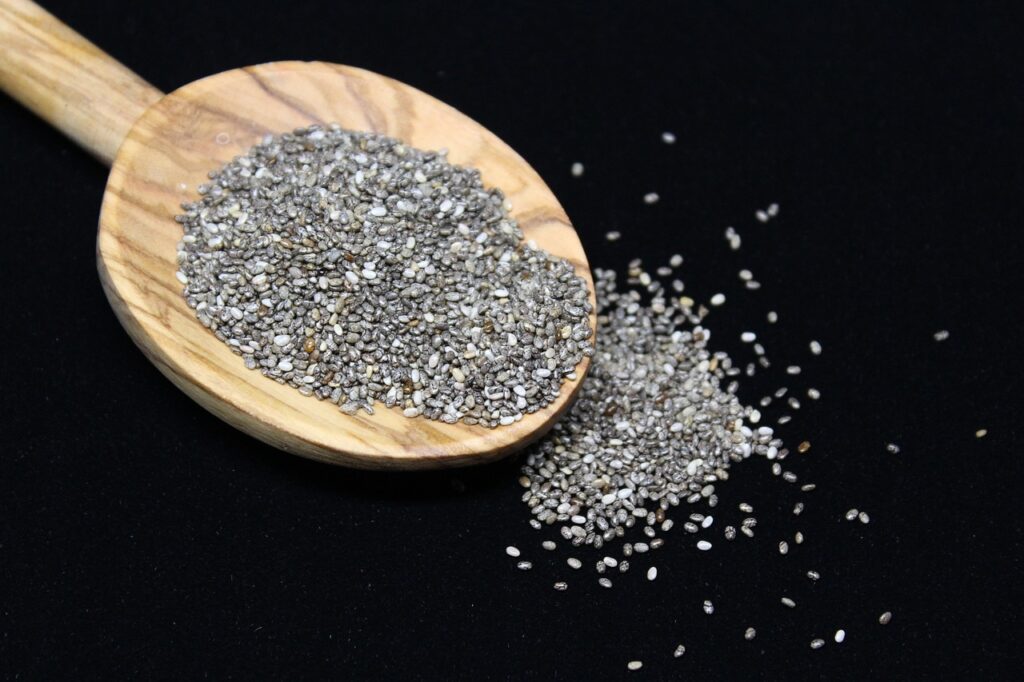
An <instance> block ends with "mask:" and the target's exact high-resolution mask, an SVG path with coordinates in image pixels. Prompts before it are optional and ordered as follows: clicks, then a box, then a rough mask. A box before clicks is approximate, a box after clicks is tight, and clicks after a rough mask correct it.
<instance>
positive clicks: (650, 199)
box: [644, 192, 661, 205]
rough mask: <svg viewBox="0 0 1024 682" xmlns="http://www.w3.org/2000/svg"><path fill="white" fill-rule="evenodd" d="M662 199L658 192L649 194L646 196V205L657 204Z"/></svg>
mask: <svg viewBox="0 0 1024 682" xmlns="http://www.w3.org/2000/svg"><path fill="white" fill-rule="evenodd" d="M660 198H661V197H659V196H658V193H657V192H648V193H647V194H645V195H644V203H645V204H647V205H650V204H656V203H658V199H660Z"/></svg>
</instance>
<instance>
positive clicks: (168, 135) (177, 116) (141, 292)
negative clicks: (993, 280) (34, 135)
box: [97, 62, 596, 469]
mask: <svg viewBox="0 0 1024 682" xmlns="http://www.w3.org/2000/svg"><path fill="white" fill-rule="evenodd" d="M311 123H339V124H340V125H342V126H344V127H346V128H352V129H358V130H369V131H373V132H377V133H384V134H387V135H391V136H394V137H397V138H400V139H402V140H403V141H405V142H407V143H409V144H411V145H413V146H416V147H419V148H422V149H438V148H441V147H446V148H448V149H449V150H450V151H449V159H450V160H451V161H452V162H453V163H458V164H464V165H472V166H475V167H477V168H479V169H480V171H481V173H482V177H483V181H484V183H485V184H486V185H487V186H497V187H500V188H501V189H502V190H503V191H504V192H505V193H506V195H507V196H508V197H509V199H510V200H511V202H512V204H513V209H512V215H513V217H514V218H516V220H518V222H519V224H520V226H521V227H522V229H523V231H524V233H525V234H526V237H527V239H531V240H534V241H535V242H536V243H537V244H538V245H539V246H540V247H542V248H544V249H546V250H548V251H549V252H551V253H554V254H557V255H559V256H562V257H564V258H567V259H568V260H570V261H571V262H572V263H573V265H574V266H575V268H576V271H577V273H578V274H579V275H580V276H582V277H583V278H585V279H586V281H587V283H588V286H589V287H590V290H591V302H592V303H593V281H592V279H591V275H590V269H589V267H588V265H587V260H586V256H585V254H584V252H583V248H582V246H581V244H580V242H579V239H578V237H577V235H576V232H575V230H574V229H573V227H572V225H571V223H570V222H569V219H568V217H567V216H566V215H565V212H564V210H563V209H562V207H561V206H560V205H559V203H558V200H557V199H556V198H555V197H554V195H553V194H552V193H551V190H550V189H548V187H547V185H546V184H545V183H544V181H543V180H542V179H541V178H540V176H538V175H537V173H536V172H535V171H534V170H533V169H532V168H531V167H530V166H529V164H527V163H526V162H525V161H524V160H523V159H522V158H521V157H520V156H519V155H518V154H516V152H515V151H514V150H512V149H511V148H510V147H509V146H508V145H506V144H505V143H504V142H502V141H501V140H500V139H498V138H497V137H496V136H495V135H493V134H492V133H490V132H489V131H487V130H486V129H485V128H483V127H482V126H480V125H479V124H477V123H475V122H474V121H472V120H471V119H469V118H468V117H466V116H465V115H463V114H461V113H460V112H458V111H456V110H455V109H453V108H452V107H449V106H448V105H446V104H444V103H443V102H440V101H438V100H436V99H434V98H432V97H430V96H428V95H426V94H424V93H423V92H420V91H419V90H416V89H415V88H412V87H410V86H408V85H404V84H402V83H400V82H398V81H395V80H392V79H389V78H386V77H384V76H381V75H378V74H375V73H371V72H369V71H364V70H362V69H357V68H353V67H348V66H339V65H335V64H326V63H321V62H311V63H310V62H278V63H272V64H263V65H259V66H251V67H247V68H243V69H236V70H232V71H227V72H224V73H221V74H217V75H214V76H210V77H208V78H204V79H202V80H199V81H196V82H194V83H191V84H189V85H186V86H185V87H183V88H181V89H179V90H177V91H175V92H173V93H171V94H169V95H166V96H165V97H163V98H162V99H160V100H159V101H158V102H156V103H155V104H153V105H152V106H150V107H149V108H148V109H147V110H146V111H145V113H143V114H142V115H141V117H140V118H139V119H138V121H137V122H136V123H135V124H134V126H133V127H132V128H131V130H130V132H128V134H127V137H126V139H125V140H124V142H123V143H122V144H121V146H120V149H119V151H118V153H117V155H116V158H115V160H114V164H113V168H112V170H111V174H110V179H109V182H108V185H107V191H106V194H105V196H104V199H103V207H102V211H101V214H100V228H99V237H98V240H97V257H98V265H99V270H100V276H101V279H102V281H103V286H104V289H105V291H106V294H107V297H108V299H109V300H110V303H111V305H112V306H113V307H114V310H115V311H116V313H117V315H118V317H119V318H120V320H121V322H122V324H123V325H124V326H125V328H126V329H127V330H128V332H129V334H131V336H132V338H133V339H134V340H135V342H136V344H137V345H138V346H139V347H140V348H141V349H142V350H143V352H145V353H146V355H147V356H148V357H149V359H150V360H151V361H152V362H153V363H154V364H155V365H156V366H157V367H158V368H159V369H160V371H161V372H163V373H164V374H165V375H166V376H167V377H168V378H169V379H170V380H171V381H173V382H174V383H175V384H176V385H177V386H178V387H179V388H181V389H182V390H183V391H185V392H186V393H187V394H188V395H189V396H191V397H192V398H193V399H194V400H196V401H197V402H198V403H200V404H201V405H202V406H203V407H205V408H206V409H208V410H210V411H211V412H213V413H214V414H216V415H217V416H218V417H220V418H222V419H224V420H225V421H227V422H229V423H230V424H233V425H234V426H236V427H238V428H239V429H241V430H243V431H245V432H247V433H250V434H252V435H253V436H255V437H257V438H259V439H261V440H263V441H266V442H267V443H270V444H271V445H274V446H276V447H278V448H281V449H283V450H286V451H288V452H292V453H295V454H298V455H303V456H306V457H311V458H314V459H319V460H323V461H328V462H333V463H337V464H344V465H349V466H356V467H366V468H395V469H405V468H408V469H412V468H430V467H443V466H453V465H465V464H471V463H476V462H483V461H487V460H491V459H495V458H497V457H500V456H502V455H505V454H508V453H510V452H513V451H515V450H518V449H520V448H522V447H523V446H525V445H526V444H527V443H529V442H530V441H532V440H534V439H536V438H538V437H539V436H540V435H542V434H543V433H544V432H545V431H546V430H547V429H548V428H550V427H551V426H552V424H553V423H554V422H555V420H556V419H557V418H558V416H559V415H560V414H561V413H562V412H563V411H564V410H565V409H566V408H567V407H568V405H569V404H570V402H571V400H572V398H573V397H574V396H575V394H576V392H577V390H578V389H579V386H580V380H581V379H582V377H583V376H584V374H585V373H586V371H587V368H588V366H589V360H587V359H585V360H584V361H583V362H582V363H580V365H579V366H578V367H577V374H578V375H579V377H580V379H578V380H576V381H573V382H567V383H566V384H564V385H563V387H562V391H561V393H560V395H559V398H558V400H557V401H556V402H555V403H552V404H551V405H549V406H548V407H547V408H546V409H544V410H541V411H538V412H536V413H534V414H531V415H527V416H525V417H524V418H523V419H522V420H521V421H520V422H517V423H515V424H513V425H510V426H504V427H499V428H496V429H487V428H483V427H480V426H467V425H464V424H461V423H460V424H454V425H448V424H443V423H441V422H432V421H429V420H426V419H422V418H414V419H409V418H406V417H404V416H402V414H401V412H400V411H399V410H398V409H397V408H394V409H386V408H384V407H383V406H377V408H376V414H374V415H372V416H371V415H365V414H360V415H357V416H347V415H345V414H343V413H341V412H340V411H339V410H338V408H337V406H335V405H333V404H331V403H328V402H321V401H318V400H316V399H315V398H311V397H306V396H303V395H301V394H299V393H298V391H296V390H295V389H293V388H291V387H288V386H282V385H279V384H277V383H275V382H273V381H271V380H269V379H267V378H266V377H264V376H263V375H261V374H260V373H259V372H256V371H252V370H247V369H246V368H245V367H244V365H243V363H242V359H241V358H240V357H239V356H237V355H235V354H233V353H232V352H231V351H230V350H228V347H227V346H226V345H225V344H223V343H222V342H220V341H219V340H218V339H217V338H216V337H215V336H214V335H213V334H212V333H211V332H210V331H209V330H207V329H206V328H204V327H203V326H202V325H201V324H200V323H199V322H198V321H197V319H196V317H195V315H194V313H193V312H192V310H191V309H190V308H188V307H187V305H186V304H185V301H184V299H183V298H182V294H181V290H182V287H181V284H179V283H178V281H177V280H176V279H175V276H174V272H175V270H176V263H175V253H176V249H175V246H176V244H177V242H178V240H179V239H180V238H181V234H182V231H181V227H180V226H179V225H178V224H177V223H175V222H174V220H173V217H174V215H176V214H177V213H179V212H180V208H179V207H180V204H181V203H182V202H183V201H194V200H196V199H197V198H198V195H197V193H196V186H197V185H198V184H199V183H201V182H203V181H204V180H205V179H206V173H207V172H208V171H209V170H211V169H214V168H217V167H219V166H221V165H223V164H224V163H226V162H227V161H229V160H230V159H231V158H233V157H234V156H236V155H239V154H241V153H244V152H245V151H246V150H247V149H248V148H249V147H251V146H252V145H253V144H255V143H256V142H258V141H259V140H260V139H261V138H262V137H263V136H264V135H266V134H267V133H276V132H281V131H285V130H290V129H293V128H296V127H300V126H305V125H308V124H311ZM591 324H592V325H594V326H595V328H596V319H595V315H593V314H592V315H591Z"/></svg>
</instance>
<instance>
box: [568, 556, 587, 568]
mask: <svg viewBox="0 0 1024 682" xmlns="http://www.w3.org/2000/svg"><path fill="white" fill-rule="evenodd" d="M565 563H567V564H569V568H572V569H575V570H577V571H578V570H579V569H580V568H582V567H583V562H582V561H580V560H579V559H577V558H576V557H569V558H568V559H566V560H565Z"/></svg>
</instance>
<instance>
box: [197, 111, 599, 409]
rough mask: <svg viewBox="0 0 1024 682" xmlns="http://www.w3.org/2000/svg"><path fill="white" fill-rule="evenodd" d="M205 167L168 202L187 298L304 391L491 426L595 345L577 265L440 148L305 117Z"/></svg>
mask: <svg viewBox="0 0 1024 682" xmlns="http://www.w3.org/2000/svg"><path fill="white" fill-rule="evenodd" d="M209 177H210V183H209V184H207V185H204V186H202V187H200V188H199V192H200V194H201V195H202V197H201V199H200V200H199V201H197V202H195V203H193V204H186V205H185V206H183V208H184V210H185V213H184V214H183V215H180V216H178V222H180V223H181V224H182V225H183V227H184V232H185V233H184V236H183V238H182V240H181V242H180V244H179V247H178V263H179V271H178V273H177V276H178V279H179V280H180V281H181V282H182V284H183V285H184V294H185V299H186V301H187V302H188V304H189V306H191V307H192V308H193V309H194V310H195V313H196V315H197V317H198V318H199V320H200V321H201V322H202V323H203V324H204V325H205V326H207V327H208V328H210V329H211V330H212V331H213V332H214V333H215V334H216V335H217V337H218V338H220V339H221V340H222V341H224V342H225V343H226V344H228V346H229V347H230V348H231V349H232V350H233V351H234V352H236V353H238V354H240V355H241V356H242V358H243V360H244V362H245V364H246V366H247V367H249V368H250V369H258V370H259V371H261V372H262V373H263V374H265V375H266V376H268V377H270V378H271V379H274V380H276V381H278V382H281V383H286V384H289V385H291V386H293V387H295V388H297V389H298V390H299V391H300V392H301V393H303V394H305V395H311V396H315V397H317V398H319V399H323V400H330V401H331V402H333V403H336V404H337V405H338V406H339V408H340V409H341V410H342V411H343V412H346V413H348V414H354V413H356V412H358V411H360V410H365V411H366V412H369V413H373V410H374V405H375V404H376V403H383V404H384V405H385V406H387V407H396V406H397V407H398V408H399V409H401V410H402V411H403V413H404V414H405V415H406V416H407V417H426V418H429V419H436V420H441V421H444V422H446V423H455V422H457V421H462V422H464V423H466V424H480V425H483V426H488V427H496V426H502V425H508V424H512V423H514V422H516V421H519V420H520V419H522V417H523V416H524V415H525V414H528V413H531V412H534V411H536V410H539V409H541V408H543V407H545V406H546V405H548V404H549V403H551V402H552V401H553V400H554V399H555V398H556V397H557V396H558V393H559V390H560V388H561V385H562V382H563V381H564V380H565V379H570V380H571V379H575V378H576V375H575V373H574V369H575V367H576V365H577V364H578V363H579V362H580V361H581V360H582V359H583V357H584V356H587V355H590V354H591V353H592V352H593V346H592V345H591V337H592V334H593V330H592V329H591V328H590V322H589V317H588V315H589V313H590V312H591V306H590V303H589V301H588V298H587V296H588V292H587V287H586V283H585V281H584V280H583V279H582V278H580V277H578V276H577V275H576V274H575V272H574V271H573V268H572V265H571V264H570V263H568V262H567V261H566V260H564V259H561V258H556V257H554V256H552V255H550V254H548V253H546V252H545V251H542V250H540V249H537V248H534V247H532V246H530V245H527V244H523V243H521V242H522V239H523V234H522V232H521V231H520V229H519V227H518V225H517V224H516V222H515V220H513V219H512V218H511V217H509V213H508V209H509V206H508V204H507V202H506V201H505V198H504V196H503V195H502V193H501V191H500V190H498V189H486V188H484V186H483V184H482V183H481V180H480V173H479V171H477V170H475V169H472V168H465V167H460V166H456V165H452V164H450V163H448V162H447V160H446V158H445V154H444V153H443V152H429V151H421V150H419V149H415V148H413V147H409V146H407V145H404V144H402V143H401V142H399V141H397V140H394V139H391V138H387V137H383V136H380V135H375V134H370V133H361V132H352V131H348V130H343V129H341V128H339V127H337V126H331V127H327V128H323V127H318V126H311V127H309V128H304V129H298V130H295V131H293V132H292V133H286V134H283V135H279V136H276V137H274V136H268V137H267V138H266V139H264V141H263V142H262V144H259V145H257V146H255V147H253V148H252V149H251V150H250V151H249V152H248V153H247V154H245V155H243V156H239V157H237V158H235V159H234V160H233V161H231V162H230V163H228V164H227V165H226V166H224V167H223V168H221V169H220V170H218V171H214V172H211V173H210V174H209Z"/></svg>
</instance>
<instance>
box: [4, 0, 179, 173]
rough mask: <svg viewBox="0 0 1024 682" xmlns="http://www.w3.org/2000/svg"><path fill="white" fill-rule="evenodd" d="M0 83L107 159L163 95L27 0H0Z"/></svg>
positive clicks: (20, 99)
mask: <svg viewBox="0 0 1024 682" xmlns="http://www.w3.org/2000/svg"><path fill="white" fill-rule="evenodd" d="M0 89H2V90H4V91H6V92H7V93H8V94H9V95H11V96H12V97H13V98H14V99H16V100H18V101H19V102H21V103H22V104H24V105H25V106H26V107H28V108H29V109H31V110H32V111H34V112H35V113H36V114H37V115H39V116H40V117H41V118H43V119H44V120H46V121H47V122H49V123H50V124H51V125H52V126H54V127H55V128H57V129H59V130H61V131H62V132H64V133H65V134H66V135H67V136H68V137H70V138H71V139H73V140H74V141H75V142H77V143H78V144H80V145H81V146H82V147H84V148H85V149H87V150H89V151H90V152H92V153H93V154H94V155H95V156H96V157H97V158H98V159H99V160H100V161H102V162H103V163H105V164H106V165H108V166H109V165H110V164H111V163H112V162H113V160H114V155H115V154H116V153H117V148H118V147H120V146H121V141H122V140H123V139H124V138H125V136H126V135H127V134H128V131H129V130H130V129H131V127H132V124H134V123H135V120H136V119H137V118H138V117H139V116H141V115H142V112H144V111H145V110H146V109H147V108H148V107H149V106H150V105H152V104H153V103H155V102H156V101H157V100H159V99H160V98H161V97H163V94H162V93H161V92H160V91H159V90H157V89H156V88H154V87H153V86H152V85H150V84H149V83H147V82H146V81H144V80H142V79H141V78H139V76H137V75H135V74H134V73H132V72H131V71H130V70H129V69H128V68H126V67H125V66H124V65H123V64H121V63H120V62H118V61H117V60H116V59H114V58H113V57H111V56H110V55H108V54H107V53H106V52H104V51H103V50H101V49H99V48H98V47H96V46H95V45H93V44H92V43H90V42H89V41H88V40H86V39H85V38H84V37H82V36H81V35H79V34H78V33H75V32H74V31H73V30H72V29H71V28H70V27H68V26H67V25H65V24H64V23H62V22H61V21H60V19H58V18H56V17H55V16H53V15H52V14H50V13H49V12H47V11H46V10H44V9H43V8H42V7H40V6H39V5H37V4H35V3H34V2H32V1H31V0H0Z"/></svg>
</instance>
